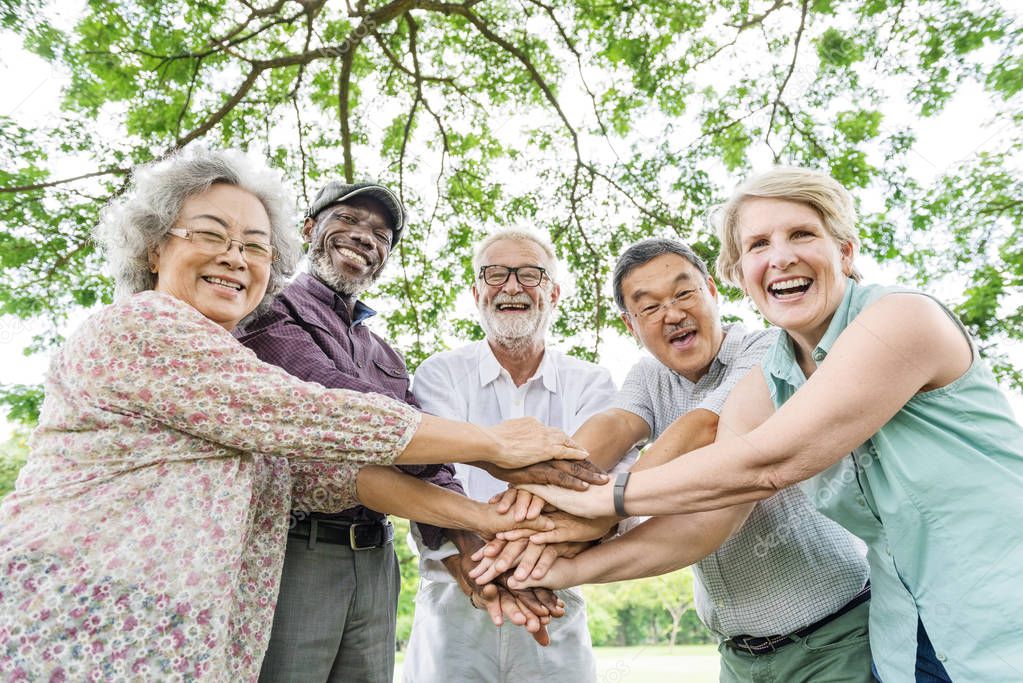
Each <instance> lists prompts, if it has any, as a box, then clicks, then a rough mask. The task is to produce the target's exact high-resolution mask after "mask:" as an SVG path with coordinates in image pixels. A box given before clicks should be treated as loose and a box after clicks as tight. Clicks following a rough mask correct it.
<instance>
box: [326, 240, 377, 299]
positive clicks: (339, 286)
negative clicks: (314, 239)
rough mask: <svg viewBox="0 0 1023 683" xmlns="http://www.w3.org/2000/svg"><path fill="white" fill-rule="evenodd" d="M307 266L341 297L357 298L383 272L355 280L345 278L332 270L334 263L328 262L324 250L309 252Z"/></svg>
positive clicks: (328, 258)
mask: <svg viewBox="0 0 1023 683" xmlns="http://www.w3.org/2000/svg"><path fill="white" fill-rule="evenodd" d="M309 264H310V270H312V273H313V275H315V276H316V277H318V278H319V279H320V280H322V281H323V282H324V283H325V284H326V285H327V286H328V287H330V288H331V289H333V290H334V291H335V292H337V293H338V294H340V295H341V296H343V297H357V296H359V295H360V294H362V293H363V292H365V291H366V290H367V289H369V288H370V286H371V285H372V284H373V283H374V282H376V281H377V278H378V277H379V276H380V272H381V271H382V270H383V269H380V270H378V271H377V273H376V275H367V276H366V277H361V278H357V279H352V278H348V277H345V276H344V275H341V274H340V273H338V272H337V271H336V270H334V263H333V262H332V261H331V260H330V254H328V253H327V250H326V249H316V250H314V251H311V252H309Z"/></svg>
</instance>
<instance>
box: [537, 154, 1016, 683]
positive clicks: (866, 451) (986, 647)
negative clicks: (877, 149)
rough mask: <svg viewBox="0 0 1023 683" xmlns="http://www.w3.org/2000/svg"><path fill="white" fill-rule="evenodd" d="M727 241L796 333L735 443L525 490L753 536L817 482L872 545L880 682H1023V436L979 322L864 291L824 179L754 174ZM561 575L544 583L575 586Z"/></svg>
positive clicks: (779, 351)
mask: <svg viewBox="0 0 1023 683" xmlns="http://www.w3.org/2000/svg"><path fill="white" fill-rule="evenodd" d="M720 237H721V244H722V247H721V254H720V258H719V260H718V271H719V273H720V274H721V275H722V276H723V277H725V278H726V279H728V280H730V281H731V282H733V283H735V284H736V285H738V286H739V287H741V288H742V289H743V291H744V292H745V293H746V294H747V295H748V296H749V297H750V298H751V299H752V300H753V303H754V304H755V305H756V306H757V308H758V309H759V310H760V312H761V313H762V314H763V316H764V317H765V318H766V319H767V320H768V321H770V322H771V323H773V324H774V325H777V326H778V327H780V328H782V330H783V331H784V333H785V334H783V335H782V336H781V337H780V338H779V341H778V343H777V344H776V345H775V347H774V348H773V349H772V350H769V351H768V352H767V355H766V356H765V358H764V361H763V363H762V365H761V367H760V368H759V369H758V368H754V370H753V371H751V372H750V373H749V374H748V375H747V376H746V377H745V379H743V380H742V382H740V384H739V385H738V386H737V387H736V389H735V390H734V391H733V393H732V395H731V396H730V397H729V399H728V403H727V404H726V406H725V408H724V410H723V412H722V414H721V420H720V424H719V427H718V440H717V442H716V443H715V444H712V445H711V446H708V447H705V448H701V449H699V450H695V451H692V452H690V453H687V454H685V455H684V456H682V457H679V458H677V459H675V460H674V461H672V462H671V463H669V464H666V465H663V466H661V467H657V468H653V469H650V470H646V471H642V472H637V473H635V474H633V475H632V476H631V478H628V477H626V476H623V475H619V479H618V480H616V481H615V482H613V483H609V484H607V485H604V486H598V487H591V488H590V489H589V490H588V491H586V492H572V491H567V490H564V489H556V488H552V487H536V486H528V487H525V488H528V489H530V490H532V491H534V492H536V493H538V494H539V495H540V496H541V497H542V498H544V499H545V500H547V501H549V502H550V503H552V504H554V505H556V506H557V507H559V508H561V509H563V510H566V511H568V512H571V513H574V514H577V515H583V516H587V517H596V516H601V515H608V514H611V513H612V512H617V513H618V514H619V515H624V514H625V513H626V512H628V514H633V515H677V514H680V513H704V514H705V513H706V511H713V510H719V509H722V508H727V507H729V506H735V507H734V508H733V509H734V515H732V516H731V520H730V523H734V524H735V525H736V526H738V524H741V521H742V519H744V516H745V514H747V513H748V511H749V509H750V507H751V502H753V501H757V500H762V499H764V498H767V497H769V496H771V495H773V494H775V493H777V492H778V491H780V490H782V489H784V488H785V487H787V486H790V485H792V484H797V483H799V485H800V487H801V488H802V489H803V490H804V492H805V493H806V494H807V495H808V497H809V498H810V499H811V500H812V501H813V502H814V504H815V505H816V507H817V508H818V509H819V510H820V511H821V512H823V513H824V514H825V515H827V516H829V517H831V518H832V519H834V520H835V521H836V522H838V523H839V524H841V525H843V526H844V527H846V528H847V529H848V530H849V531H851V532H852V533H854V534H855V535H857V536H859V537H860V538H861V539H863V541H865V542H866V544H867V548H868V560H869V562H870V567H871V586H872V600H871V606H870V647H871V651H872V654H873V657H874V661H875V665H876V675H878V677H879V678H880V680H882V681H884V682H885V683H889V682H900V681H911V680H914V679H915V680H917V681H949V680H956V681H971V682H975V681H991V682H992V683H994V682H996V681H1008V680H1017V679H1019V678H1020V676H1021V675H1023V635H1021V634H1023V592H1021V591H1020V590H1019V572H1020V567H1023V428H1021V427H1020V425H1019V423H1018V422H1017V421H1016V420H1015V419H1014V417H1013V414H1012V410H1011V408H1010V406H1009V404H1008V402H1007V400H1006V398H1005V396H1004V395H1003V394H1002V393H1001V391H999V389H998V386H997V384H996V382H995V379H994V377H993V376H992V375H991V373H990V372H989V370H988V369H987V367H986V366H985V364H984V362H983V361H982V360H981V359H980V358H979V356H978V353H977V350H976V348H975V347H974V345H973V343H972V341H971V339H970V337H969V335H968V334H967V332H966V330H965V329H964V328H963V326H962V324H961V323H959V321H958V320H957V319H956V318H955V317H954V316H953V315H952V314H951V313H950V312H949V310H948V309H947V308H945V306H944V305H942V304H940V303H939V302H937V301H936V300H934V299H933V298H931V297H930V296H927V295H921V293H919V292H914V291H912V290H908V289H904V288H899V287H882V286H877V285H864V284H861V283H860V281H859V280H860V277H859V273H858V272H857V271H856V268H855V265H854V261H855V256H856V249H857V245H858V239H857V233H856V223H855V214H854V211H853V203H852V200H851V198H850V197H849V194H848V193H847V192H846V191H845V189H844V188H842V187H841V185H839V184H838V183H837V182H835V181H834V180H833V179H832V178H830V177H828V176H827V175H825V174H823V173H820V172H817V171H811V170H807V169H799V168H776V169H773V170H771V171H768V172H766V173H764V174H762V175H758V176H754V177H752V178H750V179H749V180H748V181H747V182H746V183H745V184H743V185H742V186H740V187H739V188H738V190H737V191H736V192H735V194H734V195H733V197H732V198H731V200H730V201H729V202H728V203H727V205H726V206H725V207H724V210H723V213H722V220H721V224H720ZM726 517H727V515H726ZM718 522H719V523H720V518H719V519H718ZM797 523H798V522H797ZM584 555H585V554H584ZM584 555H581V556H580V558H582V557H584ZM558 562H559V563H562V566H563V568H562V569H560V570H559V568H558V565H557V563H556V564H555V566H554V567H553V568H552V569H551V572H552V574H551V575H550V576H551V577H552V578H551V579H550V580H547V579H545V580H543V581H540V582H539V583H542V584H544V585H549V586H551V587H557V586H559V585H561V584H562V583H563V582H564V581H571V578H565V575H566V574H567V575H571V574H572V564H571V563H572V561H569V560H566V561H562V560H558ZM559 571H560V572H562V574H560V575H559V573H558V572H559ZM529 583H531V582H526V584H527V585H528V584H529Z"/></svg>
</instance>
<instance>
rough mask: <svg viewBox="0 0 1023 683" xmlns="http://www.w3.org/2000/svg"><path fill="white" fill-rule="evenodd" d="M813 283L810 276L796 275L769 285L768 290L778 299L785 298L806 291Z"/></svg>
mask: <svg viewBox="0 0 1023 683" xmlns="http://www.w3.org/2000/svg"><path fill="white" fill-rule="evenodd" d="M812 284H813V280H811V279H810V278H808V277H794V278H790V279H788V280H782V281H781V282H775V283H774V284H771V285H768V287H767V292H768V294H770V295H771V296H773V297H775V298H776V299H784V298H786V297H791V296H798V295H799V294H802V293H804V292H805V291H806V290H808V289H810V285H812Z"/></svg>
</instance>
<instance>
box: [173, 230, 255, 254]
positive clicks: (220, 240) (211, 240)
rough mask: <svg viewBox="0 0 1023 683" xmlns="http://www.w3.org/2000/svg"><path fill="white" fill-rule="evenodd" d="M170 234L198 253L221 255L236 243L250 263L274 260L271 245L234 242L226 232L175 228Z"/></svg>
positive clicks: (241, 241) (252, 241) (251, 241)
mask: <svg viewBox="0 0 1023 683" xmlns="http://www.w3.org/2000/svg"><path fill="white" fill-rule="evenodd" d="M167 232H169V233H170V234H172V235H174V236H175V237H180V238H181V239H186V240H188V241H190V242H191V243H192V244H194V245H195V246H196V247H197V248H198V249H199V250H200V251H203V252H205V253H207V254H210V255H211V256H212V255H215V254H223V253H224V252H226V251H228V250H230V249H231V245H232V244H234V243H235V242H237V243H238V246H239V248H240V249H241V253H242V256H244V257H245V260H246V261H249V262H251V263H270V262H271V261H273V260H274V257H275V253H274V248H273V246H272V245H270V244H267V243H266V242H256V241H254V240H250V241H244V240H236V239H234V238H233V237H231V236H230V235H228V234H227V233H226V232H221V231H220V230H212V229H210V228H203V229H196V228H185V227H177V228H171V229H170V230H168V231H167Z"/></svg>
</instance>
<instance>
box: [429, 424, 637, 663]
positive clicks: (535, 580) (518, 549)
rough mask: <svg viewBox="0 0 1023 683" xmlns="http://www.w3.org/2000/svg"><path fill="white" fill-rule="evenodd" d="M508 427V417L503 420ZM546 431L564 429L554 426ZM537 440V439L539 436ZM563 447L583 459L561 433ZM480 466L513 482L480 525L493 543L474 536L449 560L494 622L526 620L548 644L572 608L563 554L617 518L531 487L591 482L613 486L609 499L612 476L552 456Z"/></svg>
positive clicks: (576, 487) (578, 486) (582, 486)
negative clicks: (562, 593)
mask: <svg viewBox="0 0 1023 683" xmlns="http://www.w3.org/2000/svg"><path fill="white" fill-rule="evenodd" d="M511 422H521V423H523V425H520V426H525V423H529V426H531V427H532V428H534V429H535V428H537V427H538V426H539V424H540V423H538V422H535V421H533V420H531V419H529V418H525V419H523V420H521V421H520V420H513V421H511ZM505 425H509V423H507V422H506V423H503V424H502V425H500V426H502V427H503V426H505ZM542 429H543V430H545V431H550V432H556V433H558V434H561V433H560V432H558V430H554V429H551V428H549V427H543V428H542ZM530 438H531V439H535V438H536V434H533V435H531V437H530ZM559 445H561V446H563V447H564V448H565V453H564V454H561V453H559V455H560V456H561V457H562V458H564V457H565V456H566V455H567V457H568V458H572V457H578V453H577V452H575V451H577V450H578V446H577V445H576V444H575V443H574V442H573V441H572V440H571V439H570V438H568V437H566V436H564V435H563V434H562V435H561V437H560V441H559ZM583 453H585V451H583ZM520 456H521V453H520ZM555 457H558V456H555ZM473 464H474V465H476V466H478V467H480V468H482V469H484V470H486V471H487V472H488V473H490V474H491V475H493V476H494V477H496V478H498V479H501V480H502V481H506V482H508V484H509V488H508V490H507V491H504V492H503V493H500V494H498V495H496V496H494V497H493V498H492V499H491V500H490V501H489V504H488V505H486V506H485V511H484V514H483V515H482V519H483V520H484V521H483V524H482V525H480V528H479V529H478V531H479V533H480V534H481V535H482V536H483V538H485V539H486V542H484V540H483V539H481V538H479V537H475V542H474V543H472V544H471V545H470V547H468V548H466V547H464V544H463V543H460V544H459V545H460V546H462V547H461V548H460V549H461V550H462V553H461V554H460V555H457V556H454V557H452V558H449V559H450V560H451V561H450V562H448V561H445V564H447V565H448V569H449V570H451V572H452V574H453V575H454V576H455V577H456V579H457V580H458V582H459V584H460V585H461V586H462V589H463V591H464V592H466V593H467V594H468V595H469V599H470V601H471V602H472V604H473V605H474V606H476V607H477V608H479V609H486V610H487V612H489V614H490V618H491V620H492V621H493V622H494V624H495V625H497V626H500V625H501V624H502V623H503V622H504V620H505V619H508V620H509V621H511V622H512V623H513V624H516V625H518V626H524V627H525V628H526V630H527V631H529V632H530V633H531V634H532V635H533V638H534V639H535V640H536V642H537V643H539V644H541V645H547V644H549V643H550V637H549V634H548V633H547V625H548V624H549V623H550V621H551V619H552V618H558V617H561V616H564V614H565V604H564V602H563V601H562V600H561V599H560V598H558V597H557V596H556V595H555V594H554V592H553V589H556V588H566V587H568V586H571V585H573V584H572V583H571V581H570V578H569V572H568V569H569V567H568V563H567V562H564V561H563V562H561V563H559V562H558V559H559V558H565V559H566V560H567V559H569V558H572V557H575V556H576V555H577V554H579V553H580V552H582V551H583V550H585V549H586V548H588V547H590V546H592V545H594V544H595V543H596V542H598V541H599V540H600V539H601V538H603V537H605V536H606V535H608V533H609V532H610V531H611V530H613V529H614V527H615V525H616V523H617V522H618V518H617V517H615V516H608V517H595V518H592V519H588V518H584V517H577V516H575V515H572V514H569V513H567V512H564V511H562V510H559V509H558V508H556V507H555V506H553V505H551V504H549V503H548V502H547V500H545V498H542V497H540V495H538V493H535V492H532V491H531V490H527V488H529V489H535V490H536V491H537V492H543V493H544V495H545V496H546V497H548V498H560V497H561V496H560V495H559V493H560V492H564V493H568V492H569V491H573V492H583V491H587V490H588V489H589V488H590V485H591V484H592V485H596V486H597V487H599V488H600V489H604V488H606V489H608V491H609V492H608V497H609V500H610V488H611V486H610V484H609V480H610V478H609V476H608V475H607V474H606V473H605V472H604V471H603V470H602V469H600V468H599V467H597V466H596V465H594V464H593V463H591V462H590V461H589V460H586V459H558V460H547V461H544V462H538V463H535V464H532V465H528V466H526V467H518V468H513V469H506V468H503V467H498V466H496V465H492V464H490V463H473ZM604 485H606V486H604ZM595 488H596V487H595Z"/></svg>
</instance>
